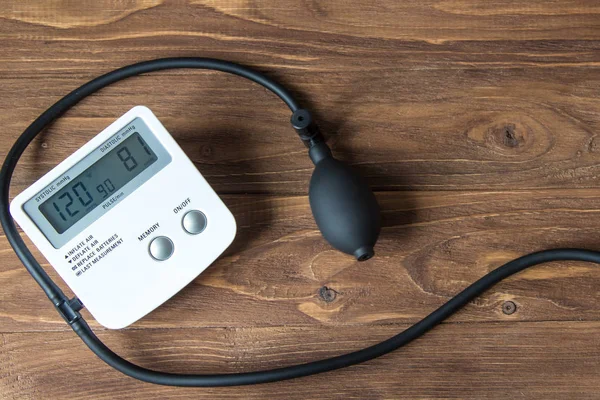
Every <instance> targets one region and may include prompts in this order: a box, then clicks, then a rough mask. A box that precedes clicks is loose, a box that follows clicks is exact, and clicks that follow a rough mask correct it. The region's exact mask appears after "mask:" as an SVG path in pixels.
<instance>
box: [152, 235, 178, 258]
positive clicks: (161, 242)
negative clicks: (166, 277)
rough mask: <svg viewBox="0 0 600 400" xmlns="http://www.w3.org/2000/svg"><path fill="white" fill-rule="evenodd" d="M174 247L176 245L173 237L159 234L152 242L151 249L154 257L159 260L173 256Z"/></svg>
mask: <svg viewBox="0 0 600 400" xmlns="http://www.w3.org/2000/svg"><path fill="white" fill-rule="evenodd" d="M174 248H175V246H174V245H173V242H172V241H171V239H169V238H168V237H166V236H159V237H157V238H154V239H152V241H151V242H150V247H149V251H150V255H151V256H152V258H154V259H155V260H158V261H164V260H166V259H167V258H169V257H171V255H172V254H173V249H174Z"/></svg>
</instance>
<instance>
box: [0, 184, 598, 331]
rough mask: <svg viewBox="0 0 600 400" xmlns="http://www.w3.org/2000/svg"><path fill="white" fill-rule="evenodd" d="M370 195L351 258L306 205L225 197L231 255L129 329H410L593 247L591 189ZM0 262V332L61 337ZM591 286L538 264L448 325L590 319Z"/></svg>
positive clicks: (575, 273)
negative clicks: (367, 249) (480, 291)
mask: <svg viewBox="0 0 600 400" xmlns="http://www.w3.org/2000/svg"><path fill="white" fill-rule="evenodd" d="M378 197H379V200H380V202H381V207H382V209H383V218H384V228H383V231H382V234H381V239H380V241H379V244H378V246H377V248H376V252H377V256H376V257H375V258H374V259H373V260H370V261H368V262H364V263H358V262H356V261H355V260H354V259H353V258H352V257H350V256H344V255H342V254H340V253H338V252H337V251H335V250H332V249H331V248H330V247H329V246H328V245H327V244H326V243H325V242H324V240H323V239H322V237H321V236H320V234H319V232H318V230H317V229H316V226H315V224H314V221H313V220H312V217H311V214H310V208H309V206H308V201H307V199H306V197H272V196H264V195H246V196H242V195H229V196H226V197H225V201H226V203H227V204H228V206H229V207H230V208H231V210H232V212H233V213H234V215H235V217H236V219H237V222H238V226H239V231H238V235H237V238H236V240H235V241H234V244H233V245H232V247H231V248H230V249H229V250H228V251H227V252H226V254H225V256H224V257H223V258H221V259H220V260H218V261H217V262H216V263H215V264H214V265H213V266H211V267H210V268H209V269H208V270H207V271H205V272H204V273H203V274H202V275H200V276H199V277H198V279H196V280H195V281H194V282H193V283H192V284H191V285H190V286H188V287H187V288H186V289H184V290H183V291H182V292H181V293H179V294H178V295H176V296H175V297H174V298H173V299H172V300H171V301H169V302H168V303H166V304H165V305H164V306H162V307H161V308H159V309H158V310H156V311H155V312H153V313H151V314H150V315H149V316H148V317H146V318H144V319H142V320H141V321H140V322H138V323H137V324H135V325H133V327H135V328H140V327H162V328H173V327H178V326H186V327H215V326H218V327H225V326H231V325H233V326H238V327H242V326H243V327H250V326H271V325H280V324H285V325H319V324H326V325H334V326H338V325H362V324H387V323H390V322H403V323H408V322H415V321H417V320H419V319H420V318H422V317H424V316H425V315H426V314H428V313H429V312H431V311H433V310H434V309H435V308H436V307H438V306H439V305H441V304H442V303H443V302H445V301H446V300H447V299H448V298H450V297H452V296H453V295H454V294H456V293H458V292H459V291H460V290H461V289H463V288H464V287H466V286H467V285H469V284H470V283H472V282H474V281H475V280H477V279H478V278H480V277H481V276H483V275H484V274H486V273H487V272H489V271H491V270H492V269H493V268H495V267H497V266H499V265H501V264H503V263H504V262H507V261H509V260H511V259H513V258H516V257H518V256H520V255H523V254H525V253H528V252H531V251H536V250H542V249H545V248H548V247H584V248H591V249H593V248H597V239H596V236H597V235H596V232H598V229H599V228H600V219H598V218H597V215H598V214H599V213H600V191H598V190H591V189H588V190H544V191H542V190H538V191H516V192H512V193H509V192H482V191H475V192H412V193H411V192H389V193H379V194H378ZM0 254H2V257H3V260H4V262H3V263H2V264H1V265H0V287H2V288H3V290H2V292H0V329H2V331H4V332H10V331H31V330H36V331H38V330H56V329H68V328H67V327H66V326H65V325H64V322H63V321H62V320H61V318H60V317H59V316H58V315H57V314H56V312H55V311H54V310H53V308H52V307H51V305H50V304H49V303H48V301H47V300H46V298H45V297H44V296H43V295H42V294H41V293H40V290H39V289H38V288H37V287H36V285H35V283H34V282H33V281H32V280H31V279H30V278H29V277H28V275H27V273H26V271H25V270H24V268H23V267H22V266H21V265H20V264H19V262H18V260H17V259H16V257H15V256H14V254H13V253H12V250H10V249H9V248H8V245H7V242H6V240H5V239H4V238H3V239H2V240H1V241H0ZM35 254H36V255H37V256H39V252H37V250H36V253H35ZM40 259H43V258H41V256H40ZM46 267H47V270H48V271H49V272H50V273H51V275H52V276H53V277H56V275H55V274H54V271H53V269H52V268H51V267H50V266H49V265H46ZM56 278H57V279H58V280H59V281H60V278H58V277H56ZM63 286H64V284H63ZM324 287H327V288H329V289H331V290H333V291H335V296H336V297H335V299H334V300H333V301H327V299H326V298H325V297H323V296H321V295H320V290H321V289H322V288H324ZM598 287H600V268H598V267H597V266H595V265H590V264H584V263H556V264H554V265H546V266H539V267H536V268H534V269H532V270H530V271H527V272H525V273H522V274H520V275H517V276H515V277H514V278H511V279H510V280H508V281H506V282H503V283H501V284H500V285H498V286H497V287H495V288H493V289H492V290H491V291H490V292H489V293H487V294H485V295H484V296H483V297H481V298H480V299H477V300H476V301H475V302H474V303H473V304H471V305H470V306H468V307H467V308H466V309H465V310H464V311H463V312H461V313H460V314H459V315H457V316H456V317H454V318H453V320H455V321H462V322H480V321H483V320H488V321H507V320H511V321H546V320H590V321H597V320H600V311H599V310H598V307H597V305H598V303H599V302H600V292H599V291H598ZM505 301H513V302H515V303H516V304H517V307H518V310H517V312H516V313H514V314H512V315H510V316H507V315H504V314H503V312H502V305H503V304H504V302H505ZM182 316H185V317H183V318H182Z"/></svg>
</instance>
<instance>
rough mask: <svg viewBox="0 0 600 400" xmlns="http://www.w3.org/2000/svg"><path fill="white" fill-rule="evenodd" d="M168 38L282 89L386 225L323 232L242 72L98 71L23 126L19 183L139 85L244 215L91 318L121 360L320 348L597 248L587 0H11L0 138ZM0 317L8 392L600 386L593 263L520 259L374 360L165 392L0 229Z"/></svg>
mask: <svg viewBox="0 0 600 400" xmlns="http://www.w3.org/2000/svg"><path fill="white" fill-rule="evenodd" d="M166 56H211V57H220V58H225V59H229V60H233V61H238V62H241V63H245V64H248V65H251V66H254V67H256V68H258V69H259V70H262V71H264V72H266V73H267V74H268V75H269V76H272V77H274V78H277V79H278V80H280V81H281V82H282V83H284V84H286V85H288V86H289V87H290V88H291V89H292V90H293V91H294V92H295V93H297V94H298V96H299V97H300V98H301V99H302V101H303V103H304V104H306V105H309V106H310V107H312V108H313V109H314V110H315V113H316V114H317V116H318V119H319V121H320V122H321V126H322V129H323V131H324V132H325V133H326V134H327V136H328V137H329V143H330V144H331V146H332V148H333V149H334V151H335V153H336V154H337V155H338V156H339V157H340V158H342V159H344V160H347V161H348V162H350V163H351V164H352V165H353V166H355V167H356V168H357V169H358V170H359V171H360V172H361V173H362V174H363V175H364V176H366V177H367V178H368V180H369V182H370V183H371V184H372V186H373V188H374V189H375V190H376V191H377V196H378V199H379V200H380V203H381V206H382V209H383V217H384V229H383V231H382V235H381V239H380V241H379V244H378V246H377V249H376V250H377V257H376V258H374V259H373V260H371V261H368V262H365V263H360V264H359V263H357V262H355V261H354V260H353V259H352V258H351V257H347V256H344V255H341V254H339V253H337V252H335V251H333V250H332V249H331V248H330V247H328V245H327V244H326V243H324V241H323V239H322V238H321V237H320V236H319V233H318V231H317V229H316V226H315V224H314V222H313V220H312V217H311V214H310V209H309V206H308V201H307V197H306V190H307V183H308V180H309V178H310V174H311V165H310V162H309V160H308V159H307V157H306V154H305V150H304V148H303V146H302V145H301V144H300V143H299V141H298V140H297V139H296V138H295V134H294V132H293V131H292V130H291V129H290V127H289V126H288V122H287V121H288V118H289V112H288V111H287V110H286V108H285V107H284V106H283V105H282V104H281V103H280V102H279V101H278V100H277V99H276V98H275V97H274V96H272V95H271V94H270V93H268V92H266V91H265V90H264V89H262V88H260V87H258V86H257V85H253V84H250V83H247V82H244V81H242V80H240V79H239V78H236V77H232V76H227V75H224V74H220V73H211V72H199V71H188V70H180V71H169V72H161V73H156V74H153V76H152V77H138V78H134V79H130V80H129V81H127V82H123V83H120V84H117V85H114V86H112V87H110V88H108V89H106V90H103V91H102V92H101V93H99V94H98V95H95V96H93V97H91V98H89V99H87V100H85V101H84V102H83V103H81V105H79V106H77V107H76V108H75V109H73V110H72V111H70V112H69V113H68V114H67V115H66V116H65V117H64V118H62V119H61V120H60V121H58V122H57V123H56V124H54V125H53V126H52V128H51V129H50V130H48V131H47V132H46V133H45V134H44V135H43V136H41V137H40V138H39V139H37V140H36V141H35V142H34V143H33V145H32V146H31V148H30V150H29V151H28V152H27V154H26V155H25V156H24V158H23V160H22V162H21V164H20V168H19V169H18V172H17V174H16V176H15V179H14V183H13V187H12V188H13V190H12V195H13V196H14V195H15V194H17V193H18V192H20V191H21V190H22V189H24V188H25V187H26V186H27V185H29V184H30V183H32V182H33V181H34V180H35V179H37V178H39V177H40V176H41V175H42V174H43V173H45V172H46V171H48V170H50V169H51V168H52V167H53V166H54V165H56V163H58V162H59V161H60V160H62V159H63V158H64V157H65V156H67V155H68V154H70V153H71V152H72V151H74V150H75V149H77V148H78V147H79V146H81V145H82V144H83V143H85V142H86V141H87V140H89V139H90V138H91V137H92V136H93V135H95V134H96V133H97V132H99V131H100V130H102V129H103V128H104V127H105V126H106V125H108V124H109V123H110V122H111V121H112V120H114V119H115V118H116V117H118V116H120V115H121V114H122V113H124V112H125V111H127V110H128V109H129V108H131V107H132V106H134V105H137V104H145V105H147V106H149V107H150V108H151V109H152V110H153V111H154V112H155V113H156V114H157V116H158V117H159V118H160V119H161V120H162V121H163V123H164V124H165V125H166V127H167V128H168V129H169V130H170V132H171V133H172V134H173V135H174V136H175V138H176V139H177V140H178V141H179V143H180V144H181V145H182V147H183V148H184V149H185V151H186V152H187V154H188V155H189V157H190V158H191V159H192V160H194V162H195V163H196V165H197V167H198V168H199V170H200V171H201V172H202V173H203V174H204V176H205V177H206V178H207V179H208V181H209V182H210V183H211V184H212V185H213V186H214V187H215V188H216V190H217V191H218V192H219V193H220V194H222V196H223V198H224V200H225V202H226V203H227V205H228V206H229V207H230V208H231V210H232V211H233V213H234V214H235V217H236V219H237V221H238V225H239V231H238V235H237V238H236V240H235V242H234V244H233V246H232V247H231V248H230V249H229V250H228V251H227V252H226V254H225V256H224V257H223V258H222V259H221V260H219V261H218V262H216V263H215V264H214V265H213V266H211V267H210V268H209V270H207V271H206V273H204V274H202V275H201V276H200V277H199V278H198V279H196V280H195V281H194V282H193V283H192V284H191V285H189V287H187V288H186V289H184V290H183V291H182V292H181V293H180V294H178V295H177V296H176V297H175V298H174V299H172V300H171V301H169V302H168V303H167V304H165V305H164V306H162V307H161V308H160V309H159V310H157V311H155V312H153V313H152V314H151V315H149V316H148V317H146V318H144V319H143V320H141V321H140V322H138V323H136V324H135V325H133V326H131V327H130V328H129V329H126V330H123V331H106V330H104V329H103V328H102V327H100V326H98V325H97V324H96V323H95V322H93V321H92V325H93V326H94V327H95V328H96V331H97V332H98V333H99V336H100V337H101V338H102V339H103V340H105V341H106V342H107V343H108V345H109V346H110V347H112V348H114V349H115V350H116V351H117V352H118V353H120V354H122V355H124V356H126V357H127V358H130V359H132V360H133V361H135V362H138V363H140V364H143V365H145V366H148V367H152V368H156V369H161V370H169V371H179V372H199V373H209V372H236V371H250V370H255V369H267V368H272V367H279V366H284V365H289V364H293V363H297V362H301V361H309V360H315V359H318V358H322V357H326V356H332V355H336V354H340V353H343V352H346V351H350V350H355V349H358V348H361V347H363V346H365V345H368V344H372V343H375V342H377V341H380V340H382V339H385V338H388V337H389V336H391V335H393V334H395V333H397V332H399V331H400V330H402V329H405V328H406V327H407V326H409V325H410V324H412V323H414V322H415V321H417V320H419V319H420V318H421V317H423V316H424V315H426V314H427V313H429V312H430V311H432V310H433V309H435V308H436V307H438V306H439V305H440V304H442V303H443V302H445V301H446V300H447V299H448V298H449V297H451V296H452V295H453V294H455V293H457V292H458V291H460V290H461V289H462V288H464V287H465V286H466V285H468V284H469V283H471V282H473V281H474V280H476V279H477V278H479V277H480V276H482V275H484V274H485V273H486V272H488V271H490V270H492V269H493V268H495V267H497V266H499V265H500V264H502V263H504V262H506V261H508V260H510V259H512V258H514V257H517V256H519V255H522V254H525V253H528V252H531V251H535V250H540V249H544V248H549V247H555V246H577V247H587V248H595V249H598V248H600V181H599V180H600V139H599V136H598V132H600V97H599V93H600V5H598V2H597V1H593V0H587V1H585V0H565V1H551V2H548V1H544V0H530V1H527V2H523V1H516V0H508V1H502V2H489V1H486V0H409V1H402V2H398V1H395V0H379V1H376V2H369V1H357V0H335V1H333V0H330V1H316V0H304V1H292V0H280V1H271V2H270V1H266V0H228V1H218V0H195V1H189V2H175V1H164V2H163V1H158V0H156V1H155V0H139V1H134V0H129V1H126V0H123V1H116V0H114V1H94V2H88V3H87V4H85V3H84V2H70V1H59V0H53V1H43V0H39V1H16V0H15V1H12V2H10V1H9V2H6V1H5V2H3V4H2V6H0V126H1V130H0V156H2V158H3V157H4V155H5V154H6V151H7V150H8V148H9V146H10V145H11V144H12V142H13V141H14V140H15V138H16V137H17V135H19V134H20V133H21V132H22V130H23V129H24V128H25V127H26V126H27V125H28V124H29V123H30V122H31V121H32V120H33V119H34V118H35V117H36V116H38V114H39V113H40V112H42V111H43V110H45V109H46V108H47V107H48V106H49V105H50V104H52V103H53V102H55V101H56V100H58V99H59V98H60V97H61V96H63V95H64V94H66V93H67V92H68V91H70V90H71V89H73V88H75V87H77V86H79V85H80V84H82V83H84V82H86V81H88V80H89V79H91V78H93V77H95V76H97V75H99V74H101V73H104V72H107V71H110V70H112V69H114V68H117V67H120V66H123V65H126V64H129V63H132V62H135V61H141V60H147V59H152V58H157V57H166ZM28 243H29V242H28ZM36 254H38V256H39V253H36ZM40 259H41V260H43V258H41V256H40ZM45 266H46V267H47V268H48V271H50V273H51V274H52V276H53V277H56V274H54V273H53V270H52V268H51V267H50V266H49V265H47V264H45ZM61 284H62V282H61ZM322 288H328V289H329V290H330V291H329V292H327V293H328V294H329V295H331V296H323V295H322V294H321V293H323V290H322ZM334 296H335V298H333V299H332V297H334ZM507 301H512V302H514V303H515V304H516V306H517V310H516V312H514V313H513V314H511V315H506V314H505V313H503V311H502V309H503V306H505V305H506V302H507ZM85 314H86V316H88V317H89V315H88V314H87V313H85ZM0 339H1V340H0V396H2V397H3V398H10V399H13V398H14V399H27V398H36V399H37V398H48V399H57V398H70V399H74V398H78V399H92V398H93V399H101V398H102V399H112V398H115V397H118V398H150V397H154V398H188V397H189V398H206V399H218V398H251V399H265V398H285V399H288V398H298V399H305V398H318V399H338V398H340V399H341V398H344V399H348V398H407V399H413V398H474V399H481V398H544V399H548V398H557V399H564V398H599V397H600V393H599V390H600V268H598V267H596V266H593V265H587V264H582V263H555V264H552V265H547V266H542V267H538V268H535V269H532V270H530V271H527V272H526V273H522V274H520V275H518V276H515V277H514V278H511V279H509V280H507V281H506V282H504V283H502V284H500V285H498V286H497V287H495V288H494V289H493V290H491V291H490V292H488V293H487V294H485V295H484V296H483V297H481V298H479V299H477V300H476V301H474V302H473V303H472V304H470V305H469V306H468V307H466V308H465V309H464V310H463V311H462V312H460V313H459V314H457V315H455V316H454V317H452V318H451V319H450V320H449V321H447V322H446V323H444V324H443V325H442V326H440V327H438V328H437V329H435V330H434V331H432V332H431V333H429V334H428V335H426V336H425V337H424V338H421V339H419V340H417V341H416V342H414V343H412V344H411V345H409V346H408V347H406V348H404V349H402V350H401V351H398V352H395V353H394V354H391V355H388V356H386V357H383V358H381V359H378V360H374V361H372V362H369V363H367V364H363V365H360V366H356V367H353V368H349V369H345V370H340V371H337V372H333V373H328V374H324V375H319V376H314V377H309V378H304V379H299V380H294V381H288V382H283V383H277V384H268V385H260V386H252V387H244V388H225V389H223V388H221V389H178V388H166V387H160V386H154V385H150V384H144V383H140V382H137V381H135V380H133V379H130V378H127V377H125V376H123V375H121V374H119V373H117V372H115V371H112V370H111V369H110V368H108V367H107V366H106V365H104V364H103V363H102V362H100V361H99V360H98V359H96V358H95V357H94V356H93V355H92V354H91V353H90V352H89V351H88V350H87V349H86V348H85V346H84V345H83V343H82V342H80V341H79V339H78V338H76V336H75V335H74V334H73V333H72V332H71V331H69V328H68V327H67V326H66V325H65V324H64V322H63V321H62V320H61V319H60V317H59V316H58V315H57V314H56V312H55V311H54V310H53V308H52V307H51V305H50V304H49V303H48V301H47V300H46V299H45V297H44V296H43V295H42V293H41V291H40V290H39V289H38V288H37V287H36V285H35V283H34V282H33V280H32V279H30V278H29V277H28V275H27V273H26V272H25V270H24V269H23V267H22V266H21V265H20V264H19V262H18V260H17V258H16V256H15V255H14V254H13V252H12V250H11V249H10V248H9V246H8V244H7V242H6V239H5V238H4V237H3V236H2V237H0Z"/></svg>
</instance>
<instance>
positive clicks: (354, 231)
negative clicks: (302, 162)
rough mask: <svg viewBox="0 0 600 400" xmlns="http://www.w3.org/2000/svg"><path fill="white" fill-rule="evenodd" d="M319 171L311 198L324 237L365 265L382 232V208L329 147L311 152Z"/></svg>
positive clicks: (322, 145) (316, 146)
mask: <svg viewBox="0 0 600 400" xmlns="http://www.w3.org/2000/svg"><path fill="white" fill-rule="evenodd" d="M309 155H310V158H311V159H312V160H313V162H314V164H315V170H314V172H313V174H312V178H311V179H310V187H309V192H308V198H309V201H310V208H311V209H312V213H313V216H314V218H315V221H316V222H317V226H318V227H319V229H320V230H321V233H322V234H323V237H324V238H325V239H326V240H327V241H328V242H329V243H330V244H331V245H332V246H333V247H335V248H336V249H338V250H340V251H343V252H344V253H348V254H352V255H354V256H355V257H356V259H357V260H359V261H365V260H368V259H369V258H371V257H373V255H374V254H375V252H374V250H373V247H374V246H375V243H376V242H377V238H378V237H379V232H380V230H381V216H380V213H379V205H378V204H377V200H376V199H375V196H374V195H373V192H372V191H371V189H370V188H369V186H368V185H367V184H366V183H365V182H364V181H363V180H362V178H361V177H360V176H359V175H357V174H356V173H355V172H354V171H352V169H351V168H350V167H348V166H347V165H346V164H344V163H343V162H341V161H339V160H336V159H335V158H334V157H333V155H332V154H331V151H330V150H329V147H327V145H326V144H325V143H316V144H314V145H313V147H311V148H310V150H309Z"/></svg>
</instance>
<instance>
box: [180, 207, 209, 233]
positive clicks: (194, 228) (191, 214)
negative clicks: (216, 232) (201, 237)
mask: <svg viewBox="0 0 600 400" xmlns="http://www.w3.org/2000/svg"><path fill="white" fill-rule="evenodd" d="M181 224H182V225H183V229H185V231H186V232H187V233H189V234H192V235H197V234H199V233H202V231H204V229H206V215H204V213H203V212H202V211H198V210H192V211H188V212H187V213H185V215H184V216H183V220H182V221H181Z"/></svg>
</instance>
